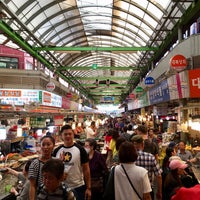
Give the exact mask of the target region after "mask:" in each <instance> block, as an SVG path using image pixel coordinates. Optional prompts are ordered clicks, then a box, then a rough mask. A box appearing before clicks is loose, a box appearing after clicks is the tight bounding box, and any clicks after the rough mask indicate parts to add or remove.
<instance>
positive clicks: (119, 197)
mask: <svg viewBox="0 0 200 200" xmlns="http://www.w3.org/2000/svg"><path fill="white" fill-rule="evenodd" d="M137 156H138V155H137V151H136V149H135V147H134V145H133V143H131V142H128V141H126V142H123V143H122V144H121V145H120V148H119V161H120V164H119V165H117V166H115V167H113V168H112V170H111V173H110V176H109V178H108V183H107V185H106V189H105V193H104V195H103V199H104V200H111V199H112V200H124V199H134V200H151V195H150V192H151V184H150V181H149V178H148V171H147V170H146V169H144V168H143V167H139V166H136V165H135V163H134V162H135V161H136V160H137Z"/></svg>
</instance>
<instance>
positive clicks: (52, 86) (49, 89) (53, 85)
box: [46, 82, 56, 92]
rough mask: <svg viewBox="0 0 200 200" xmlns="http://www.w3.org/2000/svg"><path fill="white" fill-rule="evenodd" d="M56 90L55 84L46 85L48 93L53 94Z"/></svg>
mask: <svg viewBox="0 0 200 200" xmlns="http://www.w3.org/2000/svg"><path fill="white" fill-rule="evenodd" d="M55 88H56V86H55V84H54V83H53V82H48V83H47V85H46V89H47V91H49V92H52V91H54V90H55Z"/></svg>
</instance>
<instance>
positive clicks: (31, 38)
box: [0, 0, 198, 104]
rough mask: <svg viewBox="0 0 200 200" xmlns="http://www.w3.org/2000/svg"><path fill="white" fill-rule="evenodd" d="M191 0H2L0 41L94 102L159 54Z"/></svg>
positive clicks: (137, 76) (127, 83) (127, 85)
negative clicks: (41, 65) (25, 55)
mask: <svg viewBox="0 0 200 200" xmlns="http://www.w3.org/2000/svg"><path fill="white" fill-rule="evenodd" d="M197 2H198V1H193V0H181V1H178V0H173V1H171V0H23V1H19V0H18V1H16V0H2V1H1V2H0V6H1V7H0V11H1V13H0V17H1V19H0V30H2V31H1V36H0V44H4V45H8V46H12V47H14V48H22V49H24V50H25V51H27V52H28V53H30V54H31V55H33V56H34V57H36V58H37V59H38V60H40V61H41V62H43V63H44V64H45V66H46V67H48V68H49V69H50V70H51V71H54V72H55V73H57V74H58V76H60V77H61V78H63V79H65V80H66V81H67V82H69V84H70V85H71V86H73V87H74V88H76V89H77V90H78V91H79V92H80V94H82V95H83V96H84V97H87V98H90V99H91V100H93V101H94V102H95V103H96V104H98V103H99V102H100V99H102V97H104V96H113V97H114V98H115V102H116V103H117V102H121V101H123V100H124V98H126V96H127V95H128V94H129V93H131V91H132V90H133V89H134V88H135V87H136V86H137V84H138V83H139V82H140V81H141V78H143V77H144V76H145V75H146V74H147V73H148V69H150V68H151V67H152V65H154V64H155V62H157V61H158V59H159V58H160V57H161V56H163V55H162V54H163V53H164V49H162V48H161V47H162V46H163V43H164V42H166V38H167V39H169V34H171V32H172V31H174V27H175V26H177V24H178V23H180V19H181V18H182V17H184V15H185V14H186V12H189V11H190V12H191V9H192V7H194V6H192V4H193V5H195V3H197ZM188 10H189V11H188ZM171 39H172V38H171ZM167 42H168V43H169V41H167ZM97 80H98V84H96V82H97ZM108 80H109V83H110V84H109V86H108V84H106V83H108V82H107V81H108Z"/></svg>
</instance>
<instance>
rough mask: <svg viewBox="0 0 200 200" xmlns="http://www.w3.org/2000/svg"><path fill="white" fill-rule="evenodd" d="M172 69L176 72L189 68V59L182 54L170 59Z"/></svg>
mask: <svg viewBox="0 0 200 200" xmlns="http://www.w3.org/2000/svg"><path fill="white" fill-rule="evenodd" d="M170 66H171V68H173V69H175V70H176V71H181V70H184V69H185V68H186V67H187V59H186V58H185V56H183V55H181V54H177V55H175V56H173V57H172V58H171V59H170Z"/></svg>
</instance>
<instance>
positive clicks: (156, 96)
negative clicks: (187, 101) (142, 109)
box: [149, 80, 170, 104]
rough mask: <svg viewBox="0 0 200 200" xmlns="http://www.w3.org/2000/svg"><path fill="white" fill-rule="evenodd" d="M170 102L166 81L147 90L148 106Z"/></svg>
mask: <svg viewBox="0 0 200 200" xmlns="http://www.w3.org/2000/svg"><path fill="white" fill-rule="evenodd" d="M169 100H170V95H169V88H168V83H167V80H164V81H162V82H161V83H160V84H159V85H157V86H155V87H153V88H151V89H150V90H149V101H150V104H156V103H161V102H166V101H169Z"/></svg>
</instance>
